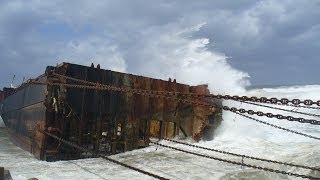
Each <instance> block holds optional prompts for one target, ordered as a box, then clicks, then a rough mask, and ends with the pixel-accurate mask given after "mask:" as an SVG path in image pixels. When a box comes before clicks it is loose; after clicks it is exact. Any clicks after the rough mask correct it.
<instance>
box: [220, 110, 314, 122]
mask: <svg viewBox="0 0 320 180" xmlns="http://www.w3.org/2000/svg"><path fill="white" fill-rule="evenodd" d="M223 109H224V110H227V111H232V112H239V113H242V114H244V113H247V114H249V115H258V116H266V117H268V118H277V119H280V120H283V119H284V120H288V121H296V122H299V123H309V124H313V125H320V121H317V120H313V119H305V118H296V117H292V116H284V115H281V114H272V113H264V112H262V111H254V110H251V109H250V110H246V109H243V108H240V109H238V108H236V107H231V108H230V107H229V106H223Z"/></svg>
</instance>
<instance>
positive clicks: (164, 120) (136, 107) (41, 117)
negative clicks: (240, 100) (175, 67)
mask: <svg viewBox="0 0 320 180" xmlns="http://www.w3.org/2000/svg"><path fill="white" fill-rule="evenodd" d="M52 71H54V72H56V73H58V74H61V75H65V76H68V77H73V78H77V79H82V80H85V81H90V82H96V83H100V84H108V85H113V86H120V87H125V88H128V89H144V90H157V91H174V92H183V93H190V92H192V93H201V94H203V93H209V91H208V90H207V87H206V86H196V87H191V86H189V85H185V84H180V83H176V82H175V81H174V82H171V81H164V80H159V79H152V78H147V77H142V76H136V75H132V74H125V73H119V72H114V71H110V70H102V69H99V68H93V67H86V66H81V65H76V64H70V63H63V64H62V65H60V66H58V67H47V70H46V73H45V74H44V75H42V76H40V77H39V78H38V80H39V81H42V82H52V83H67V84H70V83H74V82H73V81H72V80H69V79H67V78H64V77H56V76H53V75H51V72H52ZM177 98H179V97H177ZM217 113H219V111H218V110H217V109H212V108H209V107H204V106H194V105H192V104H187V103H181V102H177V101H169V100H167V99H165V98H159V97H158V98H156V97H149V96H146V95H140V94H132V93H123V92H117V91H101V90H96V89H85V88H82V89H80V88H68V87H65V86H54V85H38V84H37V85H35V84H26V85H24V86H22V87H20V88H18V89H17V90H16V92H15V93H13V94H12V95H10V96H8V97H7V98H5V99H4V101H2V109H1V116H2V118H3V119H4V122H5V124H6V126H7V127H8V129H9V132H10V134H11V135H12V137H13V141H14V142H15V143H16V144H18V145H19V146H20V147H22V148H23V149H25V150H27V151H30V152H32V153H33V154H34V155H35V156H36V157H37V158H39V159H42V160H48V161H52V160H60V159H77V158H81V157H85V156H94V154H106V155H109V154H115V153H120V152H125V151H128V150H133V149H137V148H140V147H145V146H148V144H149V138H150V137H159V138H161V137H166V138H172V137H174V136H177V135H185V136H191V137H193V138H194V139H195V140H200V139H201V138H202V137H203V133H204V130H205V129H207V127H208V126H209V122H210V117H213V115H214V114H217ZM211 121H212V119H211ZM215 121H218V120H217V119H216V120H215ZM40 130H46V131H48V132H50V133H52V134H55V135H57V136H59V137H61V138H64V139H66V140H68V141H71V142H74V143H76V144H78V145H81V146H83V147H87V148H89V149H91V150H92V151H94V152H95V153H94V154H83V153H81V152H78V151H76V150H75V149H72V148H71V149H70V148H69V147H67V146H64V145H63V144H61V143H60V142H58V141H57V140H55V139H53V138H50V137H47V136H45V135H44V134H42V133H41V131H40Z"/></svg>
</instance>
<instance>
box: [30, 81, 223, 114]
mask: <svg viewBox="0 0 320 180" xmlns="http://www.w3.org/2000/svg"><path fill="white" fill-rule="evenodd" d="M30 83H32V84H40V85H51V86H64V87H68V88H78V89H94V90H101V91H104V90H109V91H118V92H123V93H132V94H138V95H144V96H149V97H154V98H164V99H167V100H173V101H177V102H182V103H190V104H193V105H197V106H206V107H210V108H212V107H217V106H216V105H213V104H208V103H205V102H202V101H197V100H190V99H183V98H177V97H173V96H167V95H165V94H154V93H147V92H146V91H145V90H139V89H135V90H134V91H130V89H127V88H122V87H116V86H110V85H108V86H101V85H96V86H91V85H79V84H65V83H52V82H38V81H31V82H30Z"/></svg>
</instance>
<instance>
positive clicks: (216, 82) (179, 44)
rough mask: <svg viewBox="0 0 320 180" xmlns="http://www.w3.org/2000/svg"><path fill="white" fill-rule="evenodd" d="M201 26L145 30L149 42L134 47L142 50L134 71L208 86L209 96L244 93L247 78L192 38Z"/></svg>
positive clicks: (206, 42)
mask: <svg viewBox="0 0 320 180" xmlns="http://www.w3.org/2000/svg"><path fill="white" fill-rule="evenodd" d="M204 25H205V23H203V24H199V25H196V26H194V27H192V28H181V27H174V25H168V27H161V28H160V27H159V29H156V30H155V29H152V30H149V31H146V32H145V34H144V36H147V37H150V40H145V41H143V42H140V44H139V42H137V44H136V45H135V46H137V48H138V49H141V50H140V51H138V52H135V55H134V57H135V59H139V60H138V61H136V62H135V64H134V68H133V69H135V71H134V72H135V73H138V74H141V73H142V74H144V75H146V76H151V77H155V78H162V79H168V78H169V77H171V78H175V79H177V81H178V82H183V83H187V84H192V85H198V84H208V86H209V89H210V91H211V92H212V93H241V92H244V91H245V87H246V86H248V85H249V84H250V83H249V80H248V78H249V75H248V74H247V73H245V72H241V71H239V70H236V69H234V68H232V67H231V66H230V65H229V64H228V63H227V57H226V56H225V55H224V54H222V53H219V52H213V51H210V50H209V49H208V48H207V47H208V45H209V43H210V41H209V39H207V38H198V39H195V38H192V34H193V33H195V32H197V31H199V30H200V29H201V27H203V26H204ZM157 28H158V27H157ZM181 29H182V30H181ZM131 56H133V55H131ZM129 71H130V69H129Z"/></svg>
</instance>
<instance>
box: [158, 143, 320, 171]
mask: <svg viewBox="0 0 320 180" xmlns="http://www.w3.org/2000/svg"><path fill="white" fill-rule="evenodd" d="M162 139H163V140H166V141H170V142H174V143H178V144H183V145H186V146H190V147H194V148H199V149H204V150H208V151H214V152H218V153H222V154H227V155H232V156H237V157H242V158H247V159H253V160H259V161H265V162H269V163H275V164H281V165H286V166H293V167H299V168H304V169H310V170H316V171H319V172H320V168H315V167H310V166H304V165H299V164H293V163H287V162H281V161H275V160H270V159H263V158H258V157H253V156H247V155H244V154H237V153H232V152H227V151H222V150H217V149H212V148H207V147H202V146H198V145H194V144H189V143H186V142H181V141H176V140H173V139H168V138H161V140H162Z"/></svg>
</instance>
